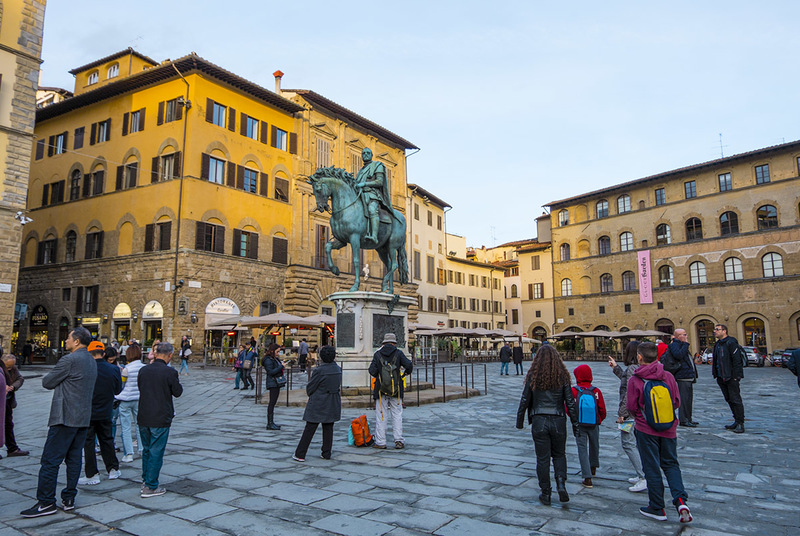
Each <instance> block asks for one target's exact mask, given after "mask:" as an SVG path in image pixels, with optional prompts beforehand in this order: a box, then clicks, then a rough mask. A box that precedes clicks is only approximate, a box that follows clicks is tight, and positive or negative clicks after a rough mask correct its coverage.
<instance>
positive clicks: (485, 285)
mask: <svg viewBox="0 0 800 536" xmlns="http://www.w3.org/2000/svg"><path fill="white" fill-rule="evenodd" d="M481 288H489V278H488V277H486V276H485V275H482V276H481Z"/></svg>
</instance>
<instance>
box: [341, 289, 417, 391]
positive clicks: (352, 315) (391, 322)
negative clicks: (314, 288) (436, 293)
mask: <svg viewBox="0 0 800 536" xmlns="http://www.w3.org/2000/svg"><path fill="white" fill-rule="evenodd" d="M328 299H329V300H330V301H332V302H334V303H335V304H336V359H337V361H339V364H340V365H341V367H342V385H343V386H344V387H365V386H368V385H370V379H371V378H370V375H369V372H368V369H369V364H370V363H371V362H372V356H373V354H374V353H375V351H376V350H377V349H378V348H380V347H381V341H383V336H384V335H385V334H386V333H394V334H395V336H396V337H397V347H398V348H400V349H401V350H402V351H403V353H405V354H406V355H408V308H409V306H411V305H414V304H416V303H417V299H416V298H412V297H409V296H398V295H392V294H383V293H380V292H363V291H359V292H334V293H333V294H331V295H330V296H328ZM390 306H391V309H392V311H391V313H390V312H389V309H390Z"/></svg>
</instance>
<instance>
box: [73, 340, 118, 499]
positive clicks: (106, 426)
mask: <svg viewBox="0 0 800 536" xmlns="http://www.w3.org/2000/svg"><path fill="white" fill-rule="evenodd" d="M88 349H89V353H90V354H92V357H94V362H95V363H97V379H96V380H95V382H94V393H93V394H92V420H91V421H90V422H89V429H88V430H87V431H86V441H85V442H84V444H83V459H84V466H83V468H84V473H85V474H86V476H84V477H81V478H80V479H78V484H80V485H82V486H93V485H96V484H99V483H100V473H98V472H97V454H96V453H95V450H94V440H95V437H97V444H98V445H99V446H100V455H101V456H102V458H103V463H104V464H105V466H106V471H108V479H109V480H114V479H116V478H119V477H120V476H121V473H120V471H119V460H118V459H117V453H116V452H115V451H114V436H113V434H112V433H111V413H112V411H113V410H114V397H115V396H116V395H118V394H119V393H120V392H121V391H122V376H121V375H120V371H119V367H118V366H116V365H112V364H111V363H109V362H108V361H106V360H105V359H104V358H103V351H104V350H105V345H104V344H103V343H102V342H100V341H92V342H91V343H89V348H88Z"/></svg>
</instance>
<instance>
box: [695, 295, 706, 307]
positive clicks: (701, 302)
mask: <svg viewBox="0 0 800 536" xmlns="http://www.w3.org/2000/svg"><path fill="white" fill-rule="evenodd" d="M705 304H706V297H705V296H698V297H697V305H705Z"/></svg>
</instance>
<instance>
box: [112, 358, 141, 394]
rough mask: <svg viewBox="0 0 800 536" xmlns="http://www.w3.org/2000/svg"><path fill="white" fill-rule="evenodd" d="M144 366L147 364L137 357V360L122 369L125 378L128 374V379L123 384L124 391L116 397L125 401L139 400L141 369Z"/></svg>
mask: <svg viewBox="0 0 800 536" xmlns="http://www.w3.org/2000/svg"><path fill="white" fill-rule="evenodd" d="M144 366H146V365H145V364H144V363H142V360H141V359H137V360H136V361H131V362H130V363H128V365H127V366H126V367H125V368H124V369H122V376H123V378H125V377H126V374H127V379H126V380H125V383H124V384H123V386H122V392H120V394H118V395H117V396H115V397H114V398H116V399H117V400H122V401H123V402H130V401H131V400H139V371H140V370H142V367H144Z"/></svg>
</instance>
